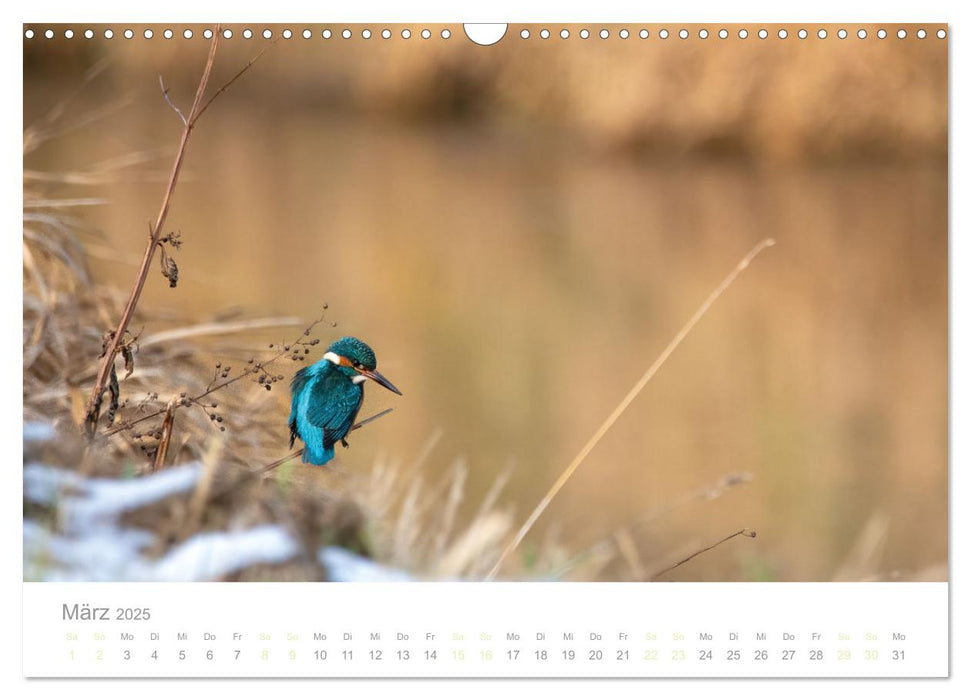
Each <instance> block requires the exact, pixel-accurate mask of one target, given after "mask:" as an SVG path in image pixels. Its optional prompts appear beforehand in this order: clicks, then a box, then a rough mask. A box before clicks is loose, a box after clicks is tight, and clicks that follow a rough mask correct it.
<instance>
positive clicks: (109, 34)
mask: <svg viewBox="0 0 971 700" xmlns="http://www.w3.org/2000/svg"><path fill="white" fill-rule="evenodd" d="M114 35H115V33H114V32H113V31H111V30H110V29H105V39H110V38H112V37H113V36H114Z"/></svg>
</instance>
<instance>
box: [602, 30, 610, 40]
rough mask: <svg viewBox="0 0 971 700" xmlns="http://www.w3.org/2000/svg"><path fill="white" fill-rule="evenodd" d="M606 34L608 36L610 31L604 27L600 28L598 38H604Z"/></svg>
mask: <svg viewBox="0 0 971 700" xmlns="http://www.w3.org/2000/svg"><path fill="white" fill-rule="evenodd" d="M608 36H610V32H609V31H607V30H606V29H601V30H600V38H601V39H606V38H607V37H608Z"/></svg>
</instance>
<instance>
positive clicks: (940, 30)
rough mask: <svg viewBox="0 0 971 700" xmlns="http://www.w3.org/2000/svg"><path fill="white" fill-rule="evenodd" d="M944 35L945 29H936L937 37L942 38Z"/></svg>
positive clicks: (945, 34)
mask: <svg viewBox="0 0 971 700" xmlns="http://www.w3.org/2000/svg"><path fill="white" fill-rule="evenodd" d="M946 36H947V32H946V31H944V30H943V29H938V30H937V38H938V39H943V38H944V37H946Z"/></svg>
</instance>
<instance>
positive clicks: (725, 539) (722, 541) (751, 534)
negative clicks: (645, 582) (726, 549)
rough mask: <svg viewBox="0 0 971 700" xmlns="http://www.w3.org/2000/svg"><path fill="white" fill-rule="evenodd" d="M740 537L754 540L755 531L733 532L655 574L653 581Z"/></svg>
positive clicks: (652, 577) (743, 529)
mask: <svg viewBox="0 0 971 700" xmlns="http://www.w3.org/2000/svg"><path fill="white" fill-rule="evenodd" d="M739 535H744V536H745V537H753V538H754V537H755V530H749V529H748V528H744V527H743V528H742V529H741V530H739V531H738V532H733V533H732V534H730V535H729V536H728V537H722V538H721V539H720V540H718V541H717V542H715V543H714V544H710V545H708V546H707V547H703V548H701V549H699V550H698V551H697V552H694V553H693V554H690V555H688V556H686V557H685V558H684V559H682V560H681V561H679V562H677V563H676V564H672V565H671V566H669V567H667V568H666V569H661V570H660V571H658V572H657V573H656V574H654V575H653V576H651V581H657V580H658V579H659V578H660V577H661V576H663V575H664V574H666V573H668V572H669V571H674V570H675V569H677V568H678V567H679V566H681V565H682V564H687V563H688V562H689V561H691V560H692V559H694V558H695V557H697V556H698V555H700V554H704V553H705V552H708V551H710V550H712V549H714V548H715V547H717V546H718V545H720V544H725V543H726V542H728V540H731V539H735V538H736V537H738V536H739Z"/></svg>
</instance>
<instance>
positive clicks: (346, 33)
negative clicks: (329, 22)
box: [341, 29, 411, 39]
mask: <svg viewBox="0 0 971 700" xmlns="http://www.w3.org/2000/svg"><path fill="white" fill-rule="evenodd" d="M407 31H408V30H407V29H406V30H405V32H407ZM405 32H402V35H404V33H405ZM341 36H342V37H344V38H345V39H350V38H351V30H350V29H345V30H344V31H342V32H341ZM408 36H411V32H408ZM407 38H408V37H407V36H406V37H405V39H407Z"/></svg>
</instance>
